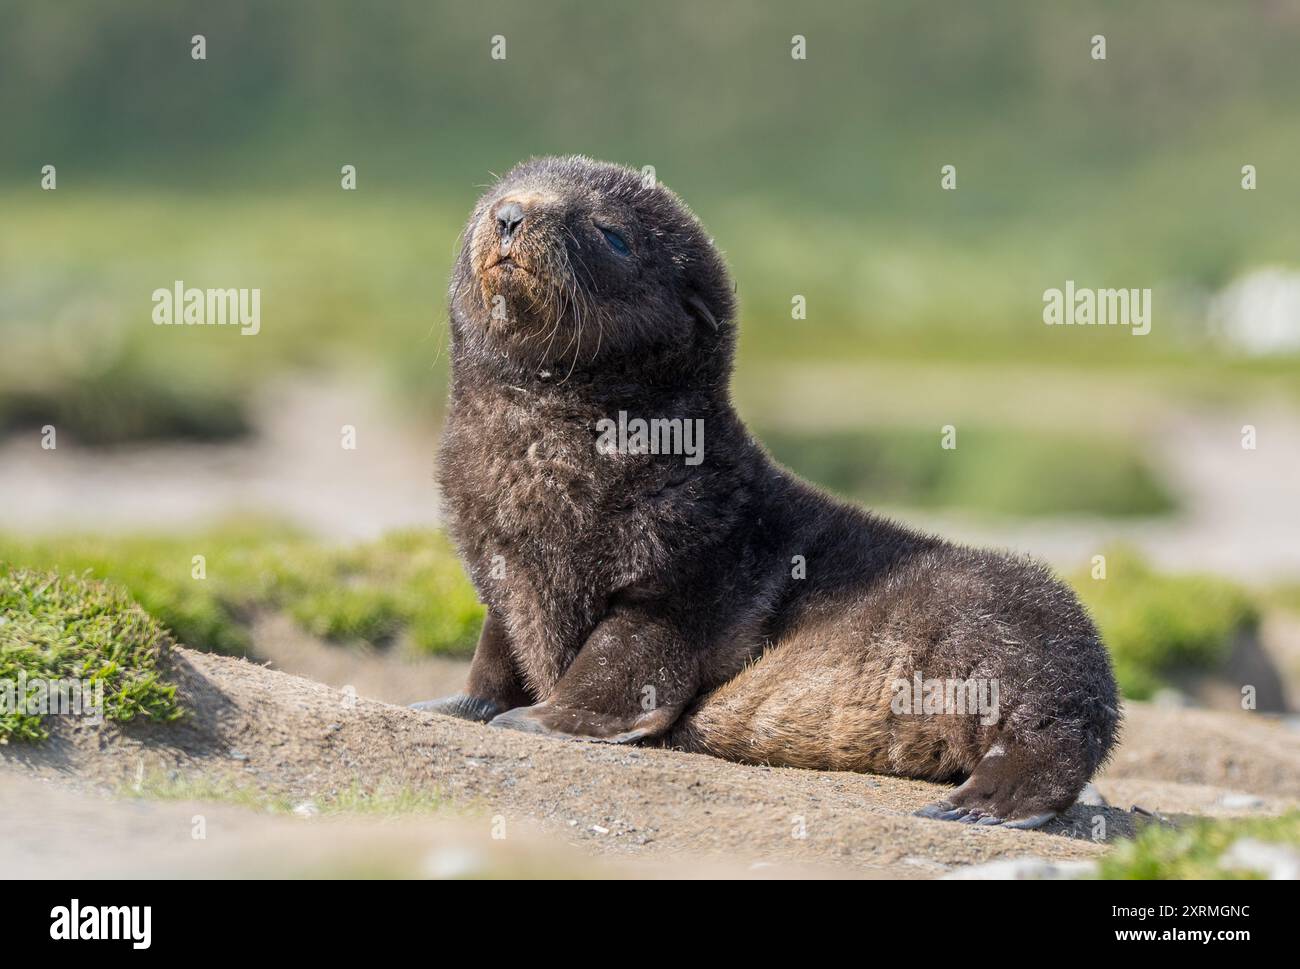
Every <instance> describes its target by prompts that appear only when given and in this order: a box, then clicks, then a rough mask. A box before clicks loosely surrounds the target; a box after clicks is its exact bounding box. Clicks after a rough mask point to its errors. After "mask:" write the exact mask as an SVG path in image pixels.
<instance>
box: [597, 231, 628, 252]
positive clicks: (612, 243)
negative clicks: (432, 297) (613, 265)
mask: <svg viewBox="0 0 1300 969" xmlns="http://www.w3.org/2000/svg"><path fill="white" fill-rule="evenodd" d="M596 228H597V229H599V230H600V234H601V235H603V236H604V237H605V241H606V242H608V243H609V247H610V248H611V249H613V250H614V251H615V252H617V253H618V254H619V255H620V256H627V255H631V253H632V250H631V249H629V248H628V245H627V240H626V239H624V238H623V237H622V236H621V235H619V234H618V233H617V232H615V231H614V230H613V229H606V228H605V227H604V226H603V225H598V226H596Z"/></svg>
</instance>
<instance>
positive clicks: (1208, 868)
mask: <svg viewBox="0 0 1300 969" xmlns="http://www.w3.org/2000/svg"><path fill="white" fill-rule="evenodd" d="M1243 838H1249V839H1251V840H1254V841H1261V842H1264V843H1266V844H1277V845H1283V846H1286V847H1287V848H1289V849H1291V850H1295V849H1297V848H1300V811H1292V812H1290V813H1288V814H1285V815H1282V816H1281V817H1274V818H1240V819H1232V820H1199V821H1195V822H1192V823H1191V824H1188V825H1186V826H1184V827H1177V828H1171V827H1167V826H1164V825H1156V824H1152V825H1149V826H1147V827H1146V828H1145V829H1144V830H1143V831H1142V832H1141V833H1139V834H1138V836H1137V837H1136V838H1134V839H1132V840H1125V841H1121V842H1119V843H1118V844H1117V845H1116V847H1115V850H1114V851H1112V852H1110V853H1109V854H1108V855H1107V856H1106V857H1105V858H1103V859H1102V861H1101V868H1100V871H1099V875H1100V877H1102V878H1115V879H1147V880H1149V879H1162V880H1167V879H1175V878H1177V879H1224V878H1228V879H1258V878H1263V877H1264V875H1263V874H1261V873H1259V872H1254V871H1249V870H1245V869H1241V868H1235V867H1225V866H1224V864H1223V859H1224V855H1225V854H1226V853H1227V852H1228V851H1229V850H1230V849H1231V848H1232V846H1233V844H1234V843H1236V842H1237V841H1238V840H1240V839H1243Z"/></svg>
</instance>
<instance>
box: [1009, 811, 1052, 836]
mask: <svg viewBox="0 0 1300 969" xmlns="http://www.w3.org/2000/svg"><path fill="white" fill-rule="evenodd" d="M1054 817H1056V813H1055V812H1052V811H1049V812H1048V813H1046V814H1033V815H1030V816H1029V817H1027V818H1020V819H1018V820H1016V821H1007V822H1005V824H1006V826H1007V827H1008V828H1020V829H1022V830H1025V831H1030V830H1033V829H1034V828H1041V827H1042V826H1043V825H1045V824H1046V823H1047V822H1048V821H1050V820H1052V818H1054Z"/></svg>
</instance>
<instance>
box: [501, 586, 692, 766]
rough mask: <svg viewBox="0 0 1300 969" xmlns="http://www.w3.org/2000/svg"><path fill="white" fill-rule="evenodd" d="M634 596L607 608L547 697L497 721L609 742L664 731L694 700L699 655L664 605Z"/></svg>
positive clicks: (646, 737) (627, 741)
mask: <svg viewBox="0 0 1300 969" xmlns="http://www.w3.org/2000/svg"><path fill="white" fill-rule="evenodd" d="M629 599H630V597H628V596H624V597H622V598H621V599H620V600H619V601H618V602H617V603H616V604H615V605H613V606H612V607H611V608H610V611H609V612H608V613H607V614H606V615H605V617H604V618H603V619H602V620H601V621H600V622H599V623H598V624H597V626H596V628H595V629H594V630H593V631H592V633H591V635H590V636H588V637H587V641H586V642H585V643H583V645H582V648H581V649H580V650H578V655H577V656H576V657H574V660H573V662H572V663H570V664H569V668H568V669H567V670H566V671H565V672H564V675H563V676H561V677H560V679H559V680H558V682H556V684H555V686H554V687H553V688H552V689H551V691H550V694H549V695H548V696H546V697H545V698H544V700H543V702H541V703H537V704H534V705H532V706H520V707H517V708H515V709H512V710H508V711H506V712H505V713H503V714H502V715H501V716H499V717H497V718H496V719H495V720H493V721H492V725H493V726H495V727H508V728H510V729H513V730H526V731H528V732H530V733H537V734H545V735H547V736H551V737H568V738H570V739H574V740H599V741H603V742H604V743H611V744H632V743H636V742H637V741H639V740H650V739H653V738H655V737H659V736H662V735H664V734H666V733H667V732H668V730H669V728H671V727H672V725H673V723H674V722H676V720H677V718H678V717H679V716H681V714H682V711H683V710H685V709H686V706H687V704H689V703H690V702H691V701H692V700H693V699H694V698H695V692H696V689H697V687H698V683H699V672H698V669H699V661H698V658H697V656H696V654H695V653H694V652H693V651H692V649H691V648H690V647H689V646H688V642H689V640H688V638H687V637H686V636H684V635H683V634H682V633H681V632H680V631H679V630H677V629H676V628H675V627H674V625H673V623H672V622H671V621H670V619H669V613H668V612H667V610H666V609H665V608H664V607H663V606H661V605H656V603H654V602H650V601H629Z"/></svg>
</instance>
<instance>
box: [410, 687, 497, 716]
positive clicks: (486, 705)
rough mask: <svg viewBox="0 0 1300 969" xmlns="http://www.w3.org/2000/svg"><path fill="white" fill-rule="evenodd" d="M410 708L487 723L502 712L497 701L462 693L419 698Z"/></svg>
mask: <svg viewBox="0 0 1300 969" xmlns="http://www.w3.org/2000/svg"><path fill="white" fill-rule="evenodd" d="M411 709H412V710H419V711H421V712H422V713H441V714H443V715H444V716H448V717H459V718H460V719H461V720H473V721H475V722H476V723H487V722H488V721H489V720H491V719H492V718H493V717H495V716H496V715H497V714H498V713H501V712H502V711H501V705H500V704H499V703H495V702H493V701H492V700H485V699H483V698H482V697H476V696H467V695H466V694H464V693H457V694H456V695H455V696H445V697H443V698H442V699H440V700H421V701H420V702H419V703H412V704H411Z"/></svg>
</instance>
